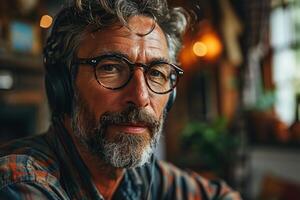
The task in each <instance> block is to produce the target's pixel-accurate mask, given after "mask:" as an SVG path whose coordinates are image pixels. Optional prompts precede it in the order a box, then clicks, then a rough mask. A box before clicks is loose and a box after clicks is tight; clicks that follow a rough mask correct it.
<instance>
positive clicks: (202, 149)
mask: <svg viewBox="0 0 300 200" xmlns="http://www.w3.org/2000/svg"><path fill="white" fill-rule="evenodd" d="M169 2H170V4H171V5H173V6H183V7H184V8H186V9H187V10H188V11H189V13H190V14H191V16H192V18H193V19H194V20H193V22H192V23H191V27H190V29H189V30H188V31H187V32H186V34H185V37H184V41H183V42H184V48H183V49H182V51H181V53H180V56H179V62H180V63H181V66H182V68H183V69H184V70H185V75H184V77H183V78H182V79H181V80H180V84H179V86H178V90H177V91H178V94H177V99H176V102H175V105H174V106H173V108H172V110H171V112H170V113H169V115H168V120H167V123H166V127H165V133H164V137H163V140H162V143H161V145H160V147H159V149H158V151H159V152H158V153H159V157H161V158H162V159H165V160H168V161H171V162H173V163H174V164H176V165H177V166H179V167H181V168H184V169H192V170H194V171H196V172H198V173H200V174H202V175H203V176H205V177H207V178H209V179H215V178H222V179H225V180H226V181H227V182H228V183H229V184H230V185H231V186H233V187H234V188H235V189H237V190H239V191H240V192H241V193H242V196H243V198H244V199H246V200H247V199H249V200H252V199H253V200H254V199H263V200H269V199H270V200H271V199H276V200H296V199H299V195H300V170H299V169H300V46H299V45H300V1H299V0H210V1H205V0H189V1H184V0H172V1H169ZM63 3H64V0H51V1H50V0H10V1H0V144H3V143H6V142H8V141H10V140H13V139H17V138H20V137H25V136H30V135H34V134H39V133H41V132H43V131H45V130H47V128H48V126H49V119H50V117H49V116H50V114H49V109H48V106H47V100H46V97H45V90H44V79H43V78H44V69H43V62H42V47H43V45H44V43H45V39H46V37H47V35H48V34H49V31H50V30H51V25H52V20H53V17H54V16H55V13H57V11H58V10H59V9H60V8H61V7H62V5H63Z"/></svg>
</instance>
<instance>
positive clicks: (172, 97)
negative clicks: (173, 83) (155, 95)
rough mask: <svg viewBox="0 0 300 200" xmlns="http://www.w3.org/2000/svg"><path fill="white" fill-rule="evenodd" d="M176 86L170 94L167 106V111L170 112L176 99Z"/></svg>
mask: <svg viewBox="0 0 300 200" xmlns="http://www.w3.org/2000/svg"><path fill="white" fill-rule="evenodd" d="M176 93H177V91H176V88H174V90H173V91H172V92H171V94H170V96H169V100H168V103H167V106H166V109H167V112H169V111H170V110H171V108H172V106H173V104H174V102H175V99H176Z"/></svg>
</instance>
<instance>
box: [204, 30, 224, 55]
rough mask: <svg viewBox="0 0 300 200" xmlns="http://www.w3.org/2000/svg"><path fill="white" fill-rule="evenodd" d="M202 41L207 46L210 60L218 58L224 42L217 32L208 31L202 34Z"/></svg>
mask: <svg viewBox="0 0 300 200" xmlns="http://www.w3.org/2000/svg"><path fill="white" fill-rule="evenodd" d="M201 41H202V42H203V43H204V44H205V46H206V47H207V54H206V57H207V58H208V59H210V60H212V59H216V58H217V57H218V56H219V55H220V54H221V52H222V48H223V47H222V43H221V41H220V39H219V37H218V36H217V35H216V34H215V33H207V34H205V35H203V36H202V38H201Z"/></svg>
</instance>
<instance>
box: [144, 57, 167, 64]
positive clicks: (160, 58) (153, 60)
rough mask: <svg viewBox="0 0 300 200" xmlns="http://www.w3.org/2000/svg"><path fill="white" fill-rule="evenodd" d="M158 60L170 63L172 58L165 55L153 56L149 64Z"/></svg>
mask: <svg viewBox="0 0 300 200" xmlns="http://www.w3.org/2000/svg"><path fill="white" fill-rule="evenodd" d="M156 62H166V63H170V60H169V59H168V58H165V57H158V58H152V59H151V60H150V62H149V64H152V63H156Z"/></svg>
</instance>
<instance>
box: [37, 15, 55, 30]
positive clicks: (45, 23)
mask: <svg viewBox="0 0 300 200" xmlns="http://www.w3.org/2000/svg"><path fill="white" fill-rule="evenodd" d="M52 22H53V18H52V17H51V16H49V15H43V16H42V18H41V21H40V27H42V28H49V27H50V26H51V24H52Z"/></svg>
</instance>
